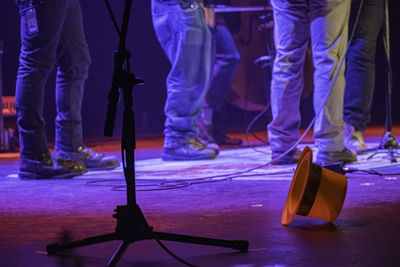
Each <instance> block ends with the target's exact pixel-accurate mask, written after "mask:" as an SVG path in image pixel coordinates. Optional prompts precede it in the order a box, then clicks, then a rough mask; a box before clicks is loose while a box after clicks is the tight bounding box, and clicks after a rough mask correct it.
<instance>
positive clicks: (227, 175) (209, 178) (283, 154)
mask: <svg viewBox="0 0 400 267" xmlns="http://www.w3.org/2000/svg"><path fill="white" fill-rule="evenodd" d="M106 1H107V0H106ZM363 4H364V0H361V1H360V6H359V9H358V12H357V16H356V19H355V23H354V25H355V26H354V27H353V30H352V33H351V35H350V38H349V41H348V44H347V47H346V50H345V52H344V55H343V58H342V60H341V62H340V64H339V67H338V70H337V72H336V74H335V77H334V78H333V83H332V85H331V88H330V92H332V88H333V86H334V84H335V82H336V80H337V77H338V75H339V73H340V70H341V68H342V67H343V63H344V61H345V58H346V55H347V51H348V48H349V46H350V44H351V41H352V40H353V37H354V35H355V29H356V26H357V24H358V22H359V17H360V14H361V10H362V6H363ZM329 95H330V93H329V94H328V95H327V97H326V99H325V101H324V102H323V105H322V106H321V107H320V109H319V110H318V112H317V113H316V114H315V116H314V118H313V120H312V121H311V122H310V124H309V126H308V127H307V129H306V130H305V132H304V133H303V135H302V136H301V137H300V138H299V139H298V140H297V141H296V143H295V144H294V145H293V146H292V147H290V148H289V149H288V150H287V151H286V152H284V153H282V154H281V155H280V156H279V157H278V158H280V157H284V156H285V155H287V154H288V153H289V152H290V151H292V150H293V149H295V148H296V147H297V145H299V144H300V142H301V141H302V140H303V139H304V137H305V136H306V134H307V133H308V132H309V131H310V129H311V127H312V126H313V124H314V122H315V120H316V116H317V115H318V114H319V112H321V111H322V109H323V108H324V105H325V102H326V100H327V99H328V97H329ZM271 162H272V160H269V161H267V162H266V163H264V164H261V165H259V166H257V167H253V168H250V169H247V170H243V171H238V172H233V173H230V174H221V175H211V176H206V177H202V178H195V179H190V180H175V182H187V181H194V180H212V179H215V178H222V179H221V180H231V179H233V178H236V177H238V176H239V175H243V174H246V173H249V172H252V171H254V170H258V169H261V168H263V167H266V166H268V165H270V164H271ZM218 181H220V180H218Z"/></svg>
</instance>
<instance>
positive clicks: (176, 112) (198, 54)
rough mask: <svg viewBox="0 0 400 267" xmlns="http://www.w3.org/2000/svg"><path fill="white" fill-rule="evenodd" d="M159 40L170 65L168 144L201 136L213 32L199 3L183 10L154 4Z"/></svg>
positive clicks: (155, 1)
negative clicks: (202, 110) (201, 116)
mask: <svg viewBox="0 0 400 267" xmlns="http://www.w3.org/2000/svg"><path fill="white" fill-rule="evenodd" d="M152 15H153V25H154V29H155V31H156V35H157V38H158V40H159V42H160V44H161V46H162V48H163V49H164V51H165V53H166V55H167V57H168V58H169V60H170V62H171V65H172V66H171V70H170V73H169V75H168V77H167V100H166V103H165V108H164V112H165V115H166V121H165V130H164V134H165V142H164V146H165V147H169V146H172V145H173V143H174V142H176V140H186V139H189V138H193V137H196V136H197V135H198V128H197V121H198V118H199V115H200V110H201V107H202V105H203V103H204V97H205V94H206V92H207V89H208V86H209V84H210V78H211V77H210V76H211V69H210V68H211V32H210V29H209V27H208V25H207V24H206V23H205V18H204V12H203V10H202V8H201V7H200V6H199V5H198V4H194V5H193V8H188V9H182V8H181V7H180V5H178V4H171V3H169V4H168V3H164V2H163V1H159V0H153V1H152Z"/></svg>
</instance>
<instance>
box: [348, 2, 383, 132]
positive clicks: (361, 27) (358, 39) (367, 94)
mask: <svg viewBox="0 0 400 267" xmlns="http://www.w3.org/2000/svg"><path fill="white" fill-rule="evenodd" d="M383 3H384V1H383V0H365V1H364V5H363V8H362V11H361V14H360V18H359V22H358V24H357V27H356V29H355V35H354V38H353V41H352V42H351V45H350V48H349V51H348V53H347V68H346V89H345V97H344V112H343V118H344V121H345V122H346V123H349V124H351V125H353V126H354V127H355V128H356V130H358V131H362V132H363V131H365V129H366V127H367V123H368V122H369V120H370V118H371V105H372V98H373V95H374V89H375V52H376V42H377V39H378V35H379V32H380V30H381V28H382V23H383V13H384V12H383ZM359 4H360V0H353V1H352V6H351V13H350V30H349V31H350V32H351V31H352V29H353V27H354V20H355V17H356V15H357V11H358V8H359Z"/></svg>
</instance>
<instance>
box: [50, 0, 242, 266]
mask: <svg viewBox="0 0 400 267" xmlns="http://www.w3.org/2000/svg"><path fill="white" fill-rule="evenodd" d="M106 3H107V6H108V7H109V4H108V2H107V0H106ZM131 6H132V0H126V2H125V8H124V15H123V21H122V27H121V31H118V34H119V37H120V40H119V47H118V51H117V52H116V53H115V57H114V63H115V65H114V73H113V79H112V86H111V91H110V93H109V95H108V101H109V104H108V110H107V117H106V123H105V129H104V135H105V136H112V134H113V127H114V122H115V115H116V110H117V102H118V98H119V91H118V89H119V88H121V89H122V93H123V100H124V101H123V102H124V115H123V126H122V137H121V139H122V140H121V152H122V161H123V169H124V175H125V180H126V185H127V205H120V206H117V208H116V209H115V212H116V213H115V214H114V215H113V217H114V218H116V219H117V226H116V228H115V232H113V233H108V234H104V235H99V236H94V237H89V238H85V239H82V240H77V241H72V242H59V243H53V244H48V245H47V247H46V250H47V252H48V253H49V254H56V253H57V252H60V251H63V250H66V249H72V248H77V247H83V246H87V245H92V244H98V243H102V242H107V241H113V240H120V241H122V242H121V243H120V246H119V247H118V248H117V250H116V251H115V252H114V254H113V256H112V257H111V259H110V260H109V262H108V265H107V266H116V265H117V263H118V262H119V261H120V259H121V258H122V256H123V254H124V252H125V251H126V250H127V248H128V247H129V245H130V244H131V243H134V242H136V241H141V240H146V239H154V240H156V241H157V242H158V243H159V244H160V245H161V246H162V247H163V248H165V247H164V246H163V245H162V243H161V242H160V240H168V241H176V242H183V243H192V244H199V245H208V246H217V247H226V248H232V249H236V250H239V251H241V252H246V251H247V250H248V247H249V243H248V241H245V240H233V241H230V240H222V239H212V238H204V237H196V236H188V235H180V234H171V233H164V232H156V231H153V227H151V226H149V224H148V223H147V221H146V219H145V217H144V215H143V213H142V211H141V209H140V207H139V206H138V205H137V203H136V189H135V161H134V150H135V146H136V140H135V121H134V113H133V111H132V105H133V101H132V90H133V87H134V86H135V85H137V84H141V83H143V82H144V81H142V80H139V79H137V78H136V77H135V75H134V74H133V73H132V72H129V58H130V52H129V51H127V50H126V47H125V41H126V34H127V30H128V21H129V16H130V10H131ZM117 30H118V26H117ZM124 63H126V65H127V68H128V70H124V69H123V66H124ZM167 252H168V250H167ZM182 262H184V261H183V260H182ZM184 263H185V262H184ZM186 264H187V263H186Z"/></svg>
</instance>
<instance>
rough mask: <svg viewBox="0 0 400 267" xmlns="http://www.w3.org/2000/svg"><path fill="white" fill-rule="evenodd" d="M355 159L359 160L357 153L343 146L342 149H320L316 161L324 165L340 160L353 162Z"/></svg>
mask: <svg viewBox="0 0 400 267" xmlns="http://www.w3.org/2000/svg"><path fill="white" fill-rule="evenodd" d="M355 161H357V153H356V152H355V151H352V150H349V149H347V148H343V150H341V151H328V152H324V151H318V154H317V160H316V161H315V163H316V164H318V165H320V166H324V165H330V164H334V163H339V162H343V163H351V162H355Z"/></svg>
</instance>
